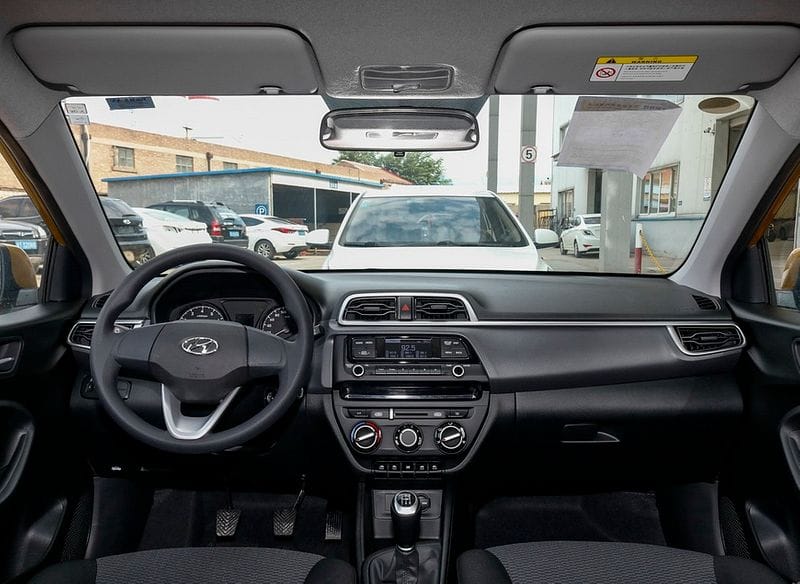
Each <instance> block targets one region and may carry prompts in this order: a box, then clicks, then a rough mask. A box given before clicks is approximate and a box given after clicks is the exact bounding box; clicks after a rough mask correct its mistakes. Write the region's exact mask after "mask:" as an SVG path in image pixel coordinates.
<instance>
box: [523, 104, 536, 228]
mask: <svg viewBox="0 0 800 584" xmlns="http://www.w3.org/2000/svg"><path fill="white" fill-rule="evenodd" d="M537 99H538V97H537V96H535V95H523V96H522V123H521V125H520V131H519V136H520V146H535V145H536V105H537ZM535 187H536V164H534V163H530V162H522V158H520V162H519V220H520V221H521V222H522V225H523V226H524V227H525V229H526V230H527V231H528V233H529V234H530V235H531V237H533V231H534V229H536V207H535V205H534V204H533V193H534V190H535Z"/></svg>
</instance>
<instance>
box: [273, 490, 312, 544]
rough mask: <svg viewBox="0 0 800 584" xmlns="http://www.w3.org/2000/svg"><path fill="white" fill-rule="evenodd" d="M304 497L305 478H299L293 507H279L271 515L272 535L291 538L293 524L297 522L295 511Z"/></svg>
mask: <svg viewBox="0 0 800 584" xmlns="http://www.w3.org/2000/svg"><path fill="white" fill-rule="evenodd" d="M305 497H306V477H305V475H303V476H301V477H300V492H299V493H298V494H297V499H295V502H294V505H292V506H291V507H279V508H278V509H275V512H274V513H273V514H272V534H273V535H274V536H275V537H292V536H293V535H294V522H295V521H296V520H297V510H298V509H299V508H300V505H302V504H303V499H305Z"/></svg>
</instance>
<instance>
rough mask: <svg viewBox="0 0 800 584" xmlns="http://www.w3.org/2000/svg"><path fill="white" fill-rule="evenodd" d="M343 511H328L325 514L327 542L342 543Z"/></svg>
mask: <svg viewBox="0 0 800 584" xmlns="http://www.w3.org/2000/svg"><path fill="white" fill-rule="evenodd" d="M342 520H343V514H342V512H341V511H328V512H327V513H326V514H325V541H342Z"/></svg>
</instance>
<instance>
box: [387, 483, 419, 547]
mask: <svg viewBox="0 0 800 584" xmlns="http://www.w3.org/2000/svg"><path fill="white" fill-rule="evenodd" d="M421 515H422V507H421V506H420V503H419V497H417V495H415V494H414V493H412V492H411V491H400V492H398V493H397V494H395V496H394V499H393V500H392V525H393V527H394V539H395V542H396V544H397V549H398V551H400V552H402V553H404V554H407V553H411V552H413V551H414V548H416V545H417V539H418V538H419V522H420V516H421Z"/></svg>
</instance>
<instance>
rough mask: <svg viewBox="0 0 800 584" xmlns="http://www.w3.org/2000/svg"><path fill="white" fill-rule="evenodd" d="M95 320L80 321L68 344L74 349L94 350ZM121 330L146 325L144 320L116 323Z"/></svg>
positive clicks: (73, 328) (71, 332)
mask: <svg viewBox="0 0 800 584" xmlns="http://www.w3.org/2000/svg"><path fill="white" fill-rule="evenodd" d="M96 322H97V321H94V320H79V321H78V322H76V323H75V324H74V325H72V328H71V329H70V331H69V334H68V335H67V344H68V345H69V346H70V347H73V348H74V349H84V350H87V351H88V350H89V349H91V348H92V334H93V333H94V325H95V323H96ZM114 324H115V326H117V327H118V328H120V329H125V330H130V329H134V328H139V327H140V326H142V325H143V324H144V321H143V320H118V321H116V322H115V323H114Z"/></svg>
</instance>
